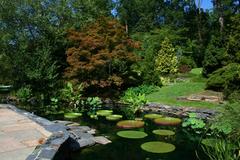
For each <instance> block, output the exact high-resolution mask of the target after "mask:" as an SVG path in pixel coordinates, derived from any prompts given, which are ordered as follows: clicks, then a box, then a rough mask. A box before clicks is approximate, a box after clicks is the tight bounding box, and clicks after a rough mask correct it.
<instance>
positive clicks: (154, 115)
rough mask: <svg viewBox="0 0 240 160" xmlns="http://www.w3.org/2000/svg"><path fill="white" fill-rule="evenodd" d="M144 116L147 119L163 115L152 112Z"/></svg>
mask: <svg viewBox="0 0 240 160" xmlns="http://www.w3.org/2000/svg"><path fill="white" fill-rule="evenodd" d="M144 118H147V119H156V118H162V115H160V114H155V113H151V114H145V115H144Z"/></svg>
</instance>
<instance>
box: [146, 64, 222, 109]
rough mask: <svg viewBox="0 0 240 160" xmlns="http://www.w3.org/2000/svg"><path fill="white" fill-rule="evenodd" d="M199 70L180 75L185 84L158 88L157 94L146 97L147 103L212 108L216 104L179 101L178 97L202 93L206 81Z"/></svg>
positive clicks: (179, 83)
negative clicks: (184, 79)
mask: <svg viewBox="0 0 240 160" xmlns="http://www.w3.org/2000/svg"><path fill="white" fill-rule="evenodd" d="M201 71H202V69H201V68H196V69H193V70H192V71H191V72H190V73H188V74H183V75H180V77H184V78H186V79H187V81H185V82H178V83H175V84H172V85H169V86H164V87H162V88H160V89H159V90H158V91H157V92H153V93H151V94H149V95H147V96H146V97H147V100H148V101H149V102H157V103H161V104H166V105H173V106H187V107H201V108H214V107H217V106H218V104H216V103H210V102H196V101H179V100H177V98H178V97H181V96H188V95H191V94H196V93H200V92H203V91H204V89H205V82H206V79H205V78H203V77H202V76H201Z"/></svg>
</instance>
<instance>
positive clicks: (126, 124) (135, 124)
mask: <svg viewBox="0 0 240 160" xmlns="http://www.w3.org/2000/svg"><path fill="white" fill-rule="evenodd" d="M117 126H118V127H119V128H125V129H131V128H141V127H143V126H144V122H143V121H135V120H124V121H120V122H118V123H117Z"/></svg>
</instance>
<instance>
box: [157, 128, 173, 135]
mask: <svg viewBox="0 0 240 160" xmlns="http://www.w3.org/2000/svg"><path fill="white" fill-rule="evenodd" d="M152 133H154V134H157V135H160V136H173V135H175V132H173V131H171V130H166V129H157V130H153V131H152Z"/></svg>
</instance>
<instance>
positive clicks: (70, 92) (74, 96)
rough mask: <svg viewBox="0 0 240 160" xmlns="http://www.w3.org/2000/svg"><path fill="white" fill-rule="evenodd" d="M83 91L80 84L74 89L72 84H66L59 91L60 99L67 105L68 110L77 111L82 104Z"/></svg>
mask: <svg viewBox="0 0 240 160" xmlns="http://www.w3.org/2000/svg"><path fill="white" fill-rule="evenodd" d="M83 89H84V88H83V85H82V84H80V85H78V86H76V87H74V86H73V84H72V83H70V82H67V83H66V85H65V87H64V88H63V89H62V90H61V91H60V99H61V100H62V101H63V102H64V103H66V104H67V105H68V107H69V109H72V110H79V109H81V104H82V103H81V101H82V100H81V97H82V92H83Z"/></svg>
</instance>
